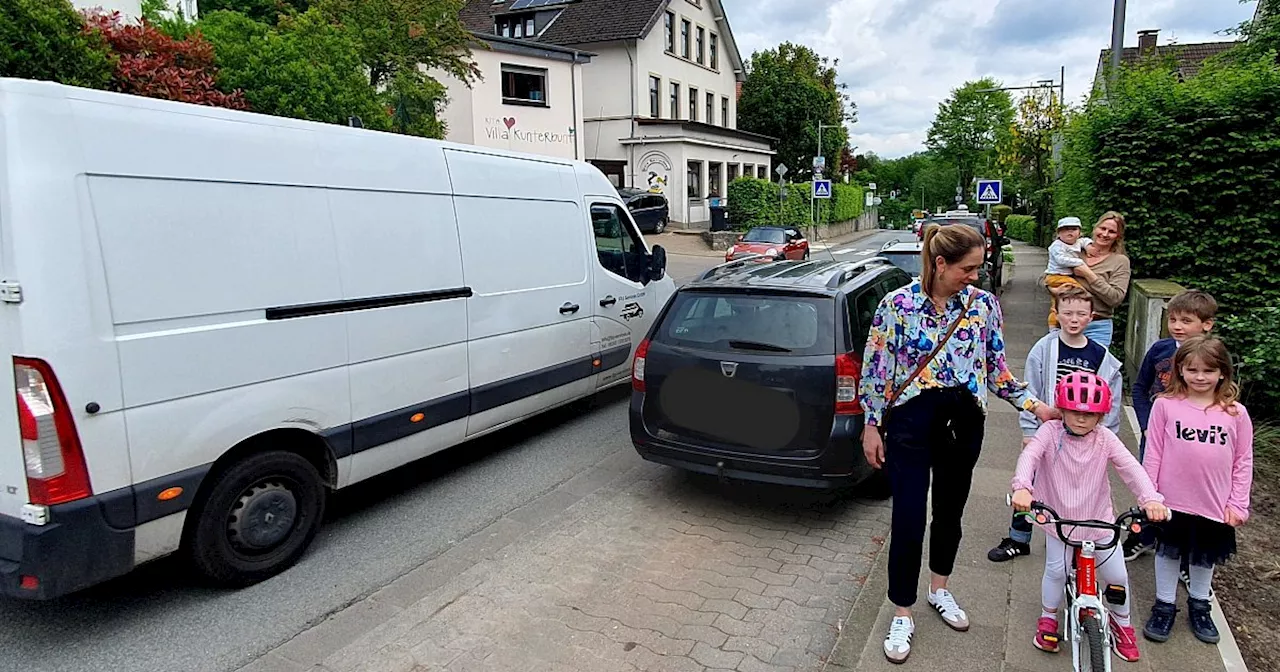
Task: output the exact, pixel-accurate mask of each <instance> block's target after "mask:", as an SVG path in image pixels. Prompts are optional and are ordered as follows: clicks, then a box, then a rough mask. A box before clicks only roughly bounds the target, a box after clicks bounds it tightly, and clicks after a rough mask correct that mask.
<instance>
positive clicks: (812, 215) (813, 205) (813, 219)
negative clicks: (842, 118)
mask: <svg viewBox="0 0 1280 672" xmlns="http://www.w3.org/2000/svg"><path fill="white" fill-rule="evenodd" d="M824 128H840V124H824V123H822V122H821V121H819V122H818V153H817V154H815V155H814V156H815V157H819V156H823V154H822V129H824ZM824 161H825V159H824ZM818 176H819V173H818V169H817V166H814V170H813V179H814V181H817V179H818ZM817 203H818V199H816V198H814V197H813V189H812V188H810V189H809V221H810V223H812V224H813V226H814V229H815V230H816V229H817V226H818V208H817Z"/></svg>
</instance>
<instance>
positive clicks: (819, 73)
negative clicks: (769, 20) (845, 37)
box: [738, 42, 856, 180]
mask: <svg viewBox="0 0 1280 672" xmlns="http://www.w3.org/2000/svg"><path fill="white" fill-rule="evenodd" d="M838 64H839V61H838V60H831V59H829V58H827V57H824V56H819V55H818V54H817V53H816V52H814V51H813V50H812V49H810V48H809V47H806V46H803V45H796V44H792V43H790V42H784V43H782V44H780V45H778V47H777V48H776V49H767V50H765V51H758V52H755V53H754V54H752V56H751V60H750V62H749V63H748V64H747V78H746V81H745V82H744V83H743V85H742V97H741V98H739V99H738V127H739V128H741V129H742V130H745V131H750V132H753V133H761V134H764V135H770V136H773V137H775V138H778V154H777V161H779V162H781V163H783V164H786V166H787V167H788V168H789V169H790V170H791V172H789V173H787V177H788V178H789V179H793V180H804V179H808V178H809V177H810V176H812V174H813V171H812V158H813V156H814V152H815V151H816V150H817V148H818V124H819V122H821V123H823V124H827V125H835V126H836V127H837V128H824V129H823V131H822V156H823V157H825V158H826V162H827V167H828V174H830V173H831V172H832V171H833V170H835V169H836V167H837V166H839V165H840V163H839V161H840V155H841V150H842V149H843V148H845V147H846V146H847V145H848V142H849V133H848V130H847V129H846V128H845V124H846V123H853V122H855V121H856V106H855V105H854V103H853V102H852V101H851V100H849V97H848V95H847V94H845V93H844V92H843V91H844V89H845V88H846V87H845V85H844V84H840V83H838V82H837V74H836V66H837V65H838Z"/></svg>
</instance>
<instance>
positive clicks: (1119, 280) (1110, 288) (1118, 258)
mask: <svg viewBox="0 0 1280 672" xmlns="http://www.w3.org/2000/svg"><path fill="white" fill-rule="evenodd" d="M1089 268H1091V269H1093V272H1094V273H1095V274H1096V275H1097V276H1098V278H1097V280H1094V281H1093V282H1085V281H1084V278H1080V277H1077V278H1076V281H1078V282H1079V283H1080V284H1081V285H1084V288H1085V289H1087V290H1089V293H1090V294H1092V295H1093V298H1094V302H1093V319H1095V320H1109V319H1111V317H1112V316H1113V315H1115V310H1116V308H1119V307H1120V304H1121V303H1124V297H1125V296H1126V295H1127V294H1128V293H1129V278H1130V276H1131V275H1132V271H1131V270H1130V268H1129V257H1127V256H1125V255H1123V254H1120V253H1118V252H1113V253H1111V256H1109V257H1107V258H1106V259H1103V260H1102V261H1099V262H1098V263H1097V264H1095V265H1093V266H1090V267H1089ZM1040 285H1041V286H1042V287H1044V286H1046V285H1045V282H1044V276H1043V275H1042V276H1040Z"/></svg>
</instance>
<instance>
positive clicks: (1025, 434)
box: [987, 287, 1123, 562]
mask: <svg viewBox="0 0 1280 672" xmlns="http://www.w3.org/2000/svg"><path fill="white" fill-rule="evenodd" d="M1057 302H1058V312H1057V317H1058V325H1059V328H1058V329H1056V330H1053V331H1050V332H1049V333H1048V334H1046V335H1045V336H1044V337H1043V338H1041V339H1040V340H1039V341H1038V342H1036V344H1035V347H1033V348H1031V353H1030V354H1028V355H1027V367H1026V374H1025V380H1026V381H1027V384H1028V386H1029V387H1028V391H1029V392H1030V393H1031V394H1033V395H1035V397H1036V398H1037V399H1052V398H1053V393H1054V390H1056V389H1057V387H1058V381H1059V380H1061V379H1062V377H1063V376H1066V375H1067V374H1068V373H1071V372H1073V371H1089V372H1092V373H1096V374H1098V375H1099V376H1101V377H1102V379H1103V380H1105V381H1107V384H1108V385H1110V386H1111V389H1112V390H1120V389H1123V388H1122V387H1121V385H1123V382H1122V380H1121V375H1122V370H1121V367H1120V360H1118V359H1116V358H1115V355H1112V354H1111V352H1110V351H1108V350H1107V348H1106V347H1105V346H1103V345H1102V344H1101V343H1098V342H1097V341H1094V340H1092V339H1090V338H1089V337H1088V336H1085V335H1084V330H1085V327H1087V326H1089V322H1090V321H1091V320H1092V319H1093V295H1091V294H1090V293H1089V292H1088V291H1086V290H1085V289H1083V288H1081V287H1067V288H1065V289H1063V291H1062V293H1061V294H1059V295H1058V298H1057ZM1122 396H1123V395H1121V394H1113V395H1112V397H1111V399H1112V401H1111V410H1110V411H1108V412H1107V414H1106V415H1105V416H1103V418H1102V425H1103V426H1104V427H1106V428H1107V429H1109V430H1111V431H1112V432H1114V433H1116V434H1119V433H1120V406H1121V403H1122V400H1121V398H1122ZM1018 424H1020V425H1021V426H1022V445H1023V446H1025V445H1027V443H1028V442H1030V441H1031V437H1032V436H1034V435H1035V433H1036V430H1037V429H1039V428H1040V420H1039V419H1038V418H1036V416H1034V415H1032V414H1031V413H1027V412H1025V411H1024V412H1023V413H1021V415H1020V416H1019V418H1018ZM1030 554H1031V519H1030V518H1027V517H1025V516H1023V517H1019V516H1014V517H1013V520H1012V522H1011V524H1010V526H1009V536H1008V537H1005V538H1004V540H1003V541H1001V542H1000V544H999V545H997V546H996V547H995V548H993V549H991V550H990V551H988V552H987V559H988V560H990V561H992V562H1004V561H1006V560H1012V559H1014V558H1016V557H1018V556H1020V555H1030Z"/></svg>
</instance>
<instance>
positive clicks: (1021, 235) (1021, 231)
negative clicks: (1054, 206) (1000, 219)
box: [1004, 215, 1036, 243]
mask: <svg viewBox="0 0 1280 672" xmlns="http://www.w3.org/2000/svg"><path fill="white" fill-rule="evenodd" d="M1004 225H1005V233H1007V234H1008V235H1009V237H1010V238H1012V239H1014V240H1021V241H1022V242H1024V243H1031V242H1034V241H1035V236H1036V218H1035V217H1032V216H1031V215H1009V216H1008V217H1007V218H1006V219H1005V220H1004Z"/></svg>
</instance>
